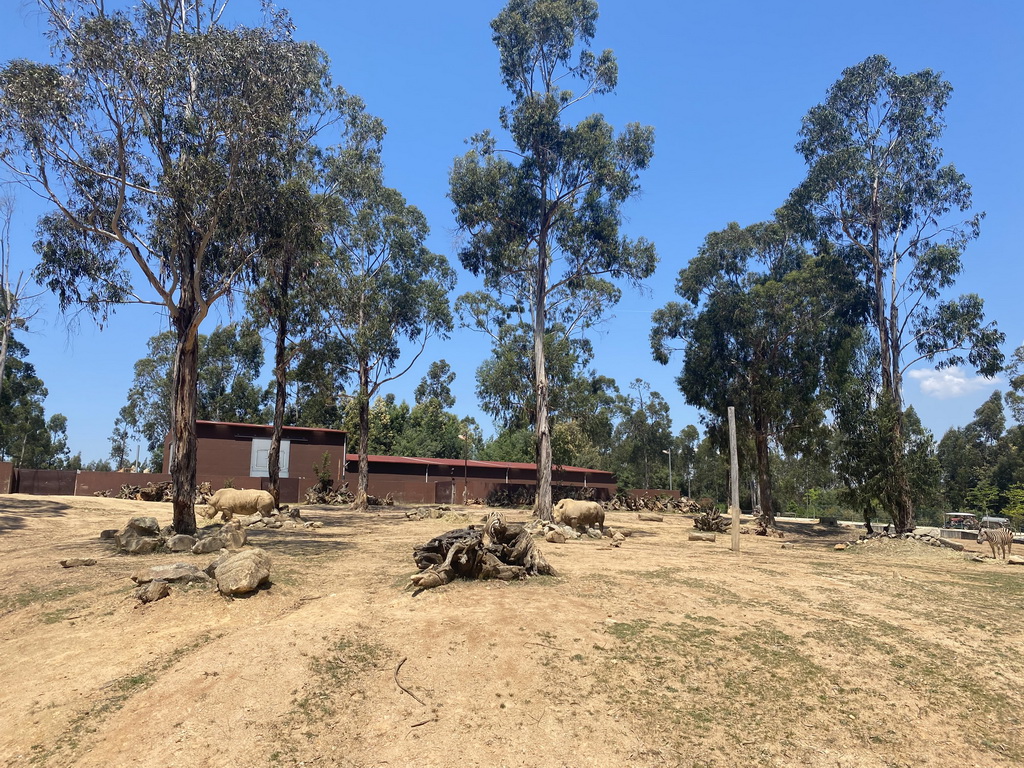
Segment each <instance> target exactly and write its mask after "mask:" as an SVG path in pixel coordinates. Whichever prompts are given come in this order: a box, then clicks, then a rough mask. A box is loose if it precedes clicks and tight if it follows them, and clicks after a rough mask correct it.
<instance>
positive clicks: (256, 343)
mask: <svg viewBox="0 0 1024 768" xmlns="http://www.w3.org/2000/svg"><path fill="white" fill-rule="evenodd" d="M197 343H198V346H199V351H198V368H199V372H198V379H197V402H196V418H197V419H205V420H211V421H233V422H238V423H243V424H245V423H248V424H265V423H266V422H267V421H268V419H269V411H268V409H267V407H266V399H267V394H266V392H264V391H262V390H260V389H259V387H257V385H256V379H257V377H258V376H259V373H260V369H261V368H262V366H263V345H262V342H261V340H260V336H259V333H258V332H257V331H256V329H255V328H253V327H252V326H245V325H239V324H232V325H227V326H218V327H217V328H215V329H214V330H213V332H212V333H211V334H210V335H209V336H206V335H204V334H199V336H198V340H197ZM175 345H176V339H175V334H174V332H173V331H164V332H163V333H159V334H157V335H156V336H153V337H151V338H150V339H149V341H148V342H147V348H148V350H149V354H147V355H146V357H143V358H140V359H139V360H138V361H136V363H135V377H134V378H133V380H132V385H131V387H130V388H129V389H128V398H127V403H126V404H125V405H124V406H123V407H122V408H121V410H120V412H119V413H118V417H117V420H116V421H115V422H114V430H113V434H112V436H111V438H110V439H111V444H112V451H111V453H112V456H114V457H115V458H117V459H119V460H120V461H121V462H124V461H126V460H127V456H125V454H124V450H125V448H126V443H127V440H128V438H129V436H138V437H140V438H141V439H142V440H143V441H144V442H145V443H146V447H147V449H148V450H149V451H150V466H151V467H152V468H153V469H154V470H159V468H160V464H159V463H157V458H158V454H159V458H161V459H162V451H163V443H164V439H165V438H166V437H167V435H168V433H169V432H170V425H171V402H170V401H171V390H172V387H173V382H172V373H173V366H174V348H175ZM122 465H123V464H122ZM120 466H121V465H119V467H120Z"/></svg>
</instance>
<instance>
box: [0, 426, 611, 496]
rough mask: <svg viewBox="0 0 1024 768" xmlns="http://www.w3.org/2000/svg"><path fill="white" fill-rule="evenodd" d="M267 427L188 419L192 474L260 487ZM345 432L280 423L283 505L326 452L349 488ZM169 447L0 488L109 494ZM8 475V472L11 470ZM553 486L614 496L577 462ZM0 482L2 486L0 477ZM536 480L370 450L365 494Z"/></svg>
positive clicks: (514, 470)
mask: <svg viewBox="0 0 1024 768" xmlns="http://www.w3.org/2000/svg"><path fill="white" fill-rule="evenodd" d="M272 435H273V427H271V426H268V425H266V424H234V423H231V422H220V421H197V422H196V438H197V448H196V466H197V468H198V469H197V473H196V480H197V482H200V483H202V482H208V483H210V486H211V487H212V488H213V489H214V490H217V489H218V488H223V487H225V486H226V485H229V484H230V485H231V486H233V487H235V488H266V487H267V485H268V474H269V473H268V472H267V455H268V453H269V451H270V440H271V437H272ZM347 447H348V434H347V433H346V432H344V431H341V430H337V429H316V428H308V427H285V428H284V429H283V431H282V438H281V487H280V488H281V494H280V499H281V501H282V502H283V503H288V504H294V503H297V502H299V501H301V500H302V499H303V498H304V496H305V493H306V491H307V490H308V489H309V488H310V487H312V486H314V485H316V483H317V482H318V478H317V474H316V471H315V470H314V466H319V465H320V464H321V462H322V461H323V456H324V454H325V453H326V454H327V456H328V464H327V466H328V469H329V471H330V473H331V478H332V481H333V483H334V484H335V485H336V486H341V485H345V484H347V485H348V487H349V490H353V491H354V490H355V487H356V483H357V475H358V471H359V457H358V455H356V454H353V453H347ZM169 457H170V445H169V439H168V442H165V444H164V466H163V472H162V473H159V474H145V473H125V472H74V471H55V470H13V473H11V472H10V471H9V470H10V469H11V468H10V465H7V469H8V471H5V468H4V467H3V466H0V493H2V492H16V493H34V494H40V495H44V494H66V495H77V496H89V495H92V494H93V493H95V492H97V491H114V492H116V491H117V490H118V489H120V487H121V486H122V485H123V484H126V483H127V484H130V485H145V484H146V483H148V482H154V483H155V482H159V481H161V480H169V479H170V474H168V469H169V464H170V460H169ZM12 474H13V476H12ZM551 479H552V484H553V485H554V486H556V487H558V486H563V487H572V488H587V489H592V493H593V494H594V496H595V498H598V499H602V500H604V499H609V498H611V497H612V496H614V495H615V476H614V475H613V474H612V473H610V472H604V471H601V470H596V469H585V468H582V467H562V466H554V467H552V471H551ZM5 480H6V481H7V486H8V487H7V488H6V489H5V488H4V481H5ZM536 485H537V469H536V466H535V465H533V464H524V463H519V462H501V461H474V460H465V459H421V458H413V457H408V456H370V457H369V487H368V491H369V493H370V495H372V496H378V497H381V498H383V497H385V496H387V495H389V494H390V495H391V497H392V498H393V499H394V500H395V501H397V502H400V503H403V502H404V503H408V504H451V503H456V504H460V503H463V502H464V501H465V500H467V499H487V497H488V496H489V495H490V494H491V493H492V492H495V491H507V492H508V493H509V494H510V495H511V494H514V493H515V492H516V491H519V490H523V489H526V488H530V487H533V486H536Z"/></svg>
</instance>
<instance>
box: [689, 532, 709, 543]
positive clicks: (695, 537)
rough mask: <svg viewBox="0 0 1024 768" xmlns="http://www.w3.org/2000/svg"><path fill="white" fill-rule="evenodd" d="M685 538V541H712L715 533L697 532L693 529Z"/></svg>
mask: <svg viewBox="0 0 1024 768" xmlns="http://www.w3.org/2000/svg"><path fill="white" fill-rule="evenodd" d="M686 540H687V541H714V540H715V534H713V533H697V532H695V531H691V532H690V534H689V535H688V536H687V537H686Z"/></svg>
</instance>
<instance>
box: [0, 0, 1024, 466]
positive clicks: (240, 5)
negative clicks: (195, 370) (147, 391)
mask: <svg viewBox="0 0 1024 768" xmlns="http://www.w3.org/2000/svg"><path fill="white" fill-rule="evenodd" d="M282 5H284V7H287V8H289V10H290V11H291V13H292V16H293V19H294V21H295V24H296V28H297V29H296V35H297V37H299V38H301V39H310V40H315V41H316V42H317V43H319V44H320V45H321V47H323V48H324V49H325V50H326V51H327V53H328V55H329V56H330V58H331V61H332V64H333V72H334V78H335V80H336V82H338V83H340V84H342V85H344V86H345V87H346V88H347V89H348V90H349V91H351V92H353V93H357V94H359V95H361V96H362V97H363V98H364V99H365V101H366V103H367V107H368V109H369V111H370V112H372V113H374V114H377V115H379V116H380V117H381V118H383V120H384V122H385V123H386V125H387V127H388V137H387V139H386V141H385V147H384V157H385V162H386V164H387V181H388V183H389V184H390V185H392V186H394V187H396V188H397V189H399V190H400V191H401V192H402V193H403V194H404V195H405V196H406V198H407V199H408V200H409V201H410V202H411V203H413V204H415V205H417V206H419V207H420V208H421V209H422V210H423V211H424V212H425V214H426V215H427V218H428V220H429V222H430V225H431V228H432V234H431V237H430V240H429V245H430V246H431V247H432V248H433V249H434V250H435V251H437V252H439V253H443V254H446V255H447V256H448V257H449V259H450V260H451V261H452V263H453V265H455V266H456V267H457V269H459V271H460V284H459V288H458V291H459V292H462V291H465V290H470V289H472V288H474V287H475V283H474V281H473V280H472V279H471V278H470V276H468V275H467V274H466V273H465V272H464V271H463V270H461V267H460V266H458V260H457V256H456V253H457V241H456V233H455V232H454V219H453V216H452V214H451V204H450V201H449V200H448V199H447V198H446V193H447V183H448V181H447V180H448V171H449V169H450V167H451V162H452V159H453V158H454V157H455V156H456V155H459V154H461V153H462V152H464V151H465V144H464V140H465V139H466V138H467V137H469V136H471V135H472V134H474V133H476V132H478V131H480V130H482V129H485V128H492V129H493V128H497V112H498V109H499V107H500V106H502V105H503V104H505V103H506V102H507V100H508V96H507V93H506V92H505V91H504V90H503V89H502V87H501V84H500V81H499V77H498V68H497V53H496V51H495V49H494V46H493V43H492V42H491V39H490V28H489V26H488V24H489V22H490V20H491V19H492V18H493V17H494V16H495V15H497V13H498V12H499V10H500V9H501V7H502V5H503V3H502V2H500V1H499V0H446V1H445V2H437V3H424V2H422V0H391V1H390V2H378V3H336V2H310V1H309V0H295V2H292V3H291V4H289V3H287V2H284V3H282ZM232 7H233V10H234V12H235V13H236V14H240V15H244V16H249V15H250V14H255V12H256V9H257V8H258V4H257V3H256V2H255V0H233V2H232ZM600 8H601V17H600V19H599V21H598V33H597V38H596V39H595V41H594V47H595V48H598V49H603V48H611V49H613V50H614V51H615V54H616V56H617V57H618V61H619V86H618V89H617V91H616V93H615V94H612V95H608V96H603V97H597V98H594V99H592V100H590V101H587V102H584V103H583V104H582V105H580V106H579V107H578V109H577V112H576V113H575V115H574V117H575V118H580V117H583V116H584V115H586V114H589V113H592V112H601V113H603V114H604V115H605V116H606V117H607V119H608V120H609V121H610V122H611V123H612V124H613V125H615V126H619V127H621V126H622V125H624V124H625V123H626V122H630V121H638V122H641V123H643V124H648V125H652V126H654V128H655V131H656V145H655V156H654V160H653V162H652V165H651V168H650V170H649V171H647V172H646V173H645V174H644V175H643V176H642V178H641V183H642V186H643V194H642V195H641V197H640V198H639V199H637V200H635V201H633V202H631V203H630V204H629V205H628V206H627V209H626V215H627V218H628V222H627V232H628V233H629V234H630V235H632V236H641V235H642V236H644V237H646V238H648V239H650V240H652V241H653V242H654V243H655V244H656V245H657V248H658V252H659V255H660V258H661V264H660V266H659V268H658V271H657V273H656V274H655V276H654V277H653V278H652V279H650V280H649V281H648V284H647V289H646V290H645V291H644V292H643V293H632V292H628V291H627V292H626V293H625V295H624V297H623V300H622V302H621V303H620V304H619V306H618V307H617V308H616V309H615V311H614V317H613V318H611V319H609V321H608V322H607V323H606V324H605V326H604V327H603V328H602V329H600V330H599V331H597V332H596V333H594V334H592V339H593V342H594V346H595V348H596V350H597V355H596V358H595V361H594V367H595V368H596V369H597V371H598V372H599V373H601V374H604V375H607V376H611V377H613V378H615V379H616V381H617V382H618V384H619V386H620V388H621V389H622V390H623V391H628V390H627V385H628V384H629V382H631V381H632V380H633V379H634V378H637V377H640V378H643V379H645V380H646V381H648V382H649V383H650V384H651V386H652V388H653V389H655V390H656V391H658V392H660V393H661V394H662V395H663V396H664V397H665V398H666V400H667V401H668V402H669V404H670V405H671V408H672V418H673V429H674V430H675V431H678V430H679V429H681V428H682V427H683V426H685V425H686V424H688V423H695V424H696V423H698V419H699V414H698V413H697V412H696V411H695V410H694V409H692V408H690V407H688V406H686V404H685V403H683V401H682V397H681V395H680V394H679V392H678V390H677V388H676V386H675V383H674V379H675V376H676V374H677V373H678V370H679V367H680V363H681V361H678V360H675V361H673V362H672V363H670V364H669V365H668V366H661V365H659V364H657V363H655V362H653V360H652V359H651V355H650V351H649V345H648V342H647V337H648V333H649V329H650V314H651V312H652V311H653V310H654V309H656V308H658V307H660V306H663V305H664V304H665V303H666V302H668V301H672V300H674V299H675V295H674V292H673V288H674V283H675V278H676V276H677V274H678V272H679V270H680V268H682V267H684V266H685V265H686V263H687V261H688V259H689V258H690V257H691V256H692V255H693V254H694V253H695V252H696V250H697V248H698V247H699V246H700V244H701V242H702V241H703V239H704V236H705V235H706V234H707V233H708V232H710V231H713V230H717V229H721V228H722V227H724V226H725V225H726V224H728V223H729V222H730V221H737V222H739V223H740V224H742V225H747V224H751V223H754V222H757V221H761V220H764V219H766V218H768V217H770V216H771V214H772V212H773V210H774V209H775V208H776V207H778V206H779V205H780V204H781V203H782V202H783V201H784V199H785V197H786V195H787V194H788V193H789V191H790V190H791V189H792V188H793V187H794V186H795V185H796V184H797V183H798V182H799V181H800V179H801V178H802V176H803V174H804V170H805V169H804V166H803V162H802V160H801V158H800V157H799V156H798V155H797V153H796V152H795V151H794V149H793V146H794V144H795V143H796V140H797V131H798V130H799V127H800V120H801V118H802V117H803V115H804V114H805V113H806V112H807V110H808V109H809V108H811V107H812V106H814V105H815V104H818V103H819V102H821V101H822V100H823V99H824V98H825V94H826V91H827V89H828V87H829V86H830V85H831V84H832V83H833V82H835V81H836V80H837V79H838V78H839V77H840V75H841V73H842V70H843V69H844V68H845V67H848V66H851V65H853V64H856V63H857V62H859V61H862V60H863V59H865V58H866V57H868V56H870V55H872V54H876V53H880V54H883V55H885V56H887V57H888V58H889V59H890V61H892V62H893V64H894V65H895V67H896V69H897V70H898V71H899V72H904V73H905V72H911V71H916V70H919V69H924V68H931V69H934V70H938V71H941V72H942V73H943V74H944V76H945V77H946V79H948V80H949V81H950V82H951V83H952V85H953V88H954V93H953V97H952V101H951V103H950V105H949V108H948V109H947V111H946V120H947V123H948V127H947V131H946V135H945V137H944V139H943V141H942V146H943V148H944V150H945V159H946V161H947V162H952V163H954V164H955V165H956V166H957V168H958V169H959V170H960V171H961V172H963V173H964V174H965V176H966V177H967V179H968V181H969V182H970V183H971V184H972V185H973V187H974V202H975V207H976V209H977V210H982V211H985V212H986V214H987V216H986V219H985V221H984V223H983V226H982V234H981V238H980V239H979V240H977V241H976V242H974V243H972V244H971V246H970V247H969V249H968V251H967V253H966V256H965V270H964V274H963V275H962V277H961V278H960V280H959V281H958V283H957V286H956V288H955V293H961V292H976V293H978V294H980V295H981V296H982V297H983V298H984V299H985V303H986V314H987V316H988V317H989V318H992V319H995V320H996V321H997V322H998V324H999V326H1000V328H1001V330H1003V331H1004V332H1005V333H1006V336H1007V341H1006V348H1005V352H1006V353H1007V354H1010V353H1011V352H1012V351H1013V349H1014V348H1015V347H1017V346H1018V345H1019V344H1021V343H1024V314H1022V312H1021V311H1020V304H1021V286H1022V284H1024V279H1022V278H1024V262H1022V259H1021V258H1020V249H1021V246H1020V242H1021V238H1020V236H1019V227H1020V225H1021V224H1022V223H1024V159H1022V157H1024V153H1022V143H1024V139H1022V137H1024V132H1022V129H1021V126H1022V125H1024V88H1022V85H1021V78H1022V75H1024V4H1020V3H1016V2H1011V1H1010V0H1007V1H1006V2H993V1H992V0H976V1H975V2H972V3H963V2H950V1H948V0H938V1H936V0H931V1H917V0H914V1H907V0H888V1H886V2H878V1H877V0H864V1H863V2H860V3H857V4H850V3H830V2H820V1H818V2H811V1H806V2H804V1H799V2H797V1H779V2H773V3H765V2H761V1H748V2H716V3H700V4H697V3H692V2H662V1H654V0H631V1H630V2H623V1H622V0H604V1H603V2H601V4H600ZM0 9H2V11H3V20H4V23H3V24H2V25H0V60H7V59H11V58H15V57H29V58H35V59H41V58H45V56H46V54H47V49H46V45H45V41H44V39H43V37H42V33H43V31H44V29H43V27H42V21H41V18H40V16H39V14H38V11H37V10H36V8H35V4H34V3H31V2H26V0H0ZM250 9H251V10H250ZM17 194H18V203H17V205H18V208H17V211H16V214H15V222H14V230H15V231H14V236H13V241H14V242H13V245H14V253H15V264H16V265H17V266H19V267H21V268H24V269H26V270H28V269H31V267H32V265H33V259H34V255H33V253H32V250H31V242H32V232H33V229H34V226H35V219H36V217H37V216H38V215H39V213H40V212H41V211H42V208H41V207H40V205H39V203H38V201H36V200H33V199H31V197H30V196H29V195H28V194H27V193H25V192H24V191H22V190H17ZM40 310H41V311H40V313H39V315H38V316H37V318H36V319H35V321H34V323H33V327H32V333H31V334H29V335H27V336H23V337H22V340H23V341H24V342H25V343H26V344H27V345H28V346H29V347H30V349H31V355H30V358H29V359H30V360H31V361H32V362H33V363H34V364H35V365H36V368H37V370H38V372H39V374H40V376H41V377H42V378H43V380H44V381H45V383H46V386H47V388H48V389H49V393H50V394H49V398H48V399H47V401H46V409H47V413H48V414H50V413H55V412H61V413H63V414H65V415H66V416H67V417H68V422H69V424H68V432H69V437H70V444H71V449H72V451H73V452H77V451H81V452H82V454H83V457H84V459H85V460H87V461H88V460H91V459H98V458H104V457H106V455H107V454H108V453H109V444H108V442H107V437H108V436H109V434H110V431H111V427H112V424H113V421H114V418H115V417H116V415H117V411H118V409H119V408H120V407H121V405H122V404H123V402H124V397H125V393H126V392H127V389H128V387H129V385H130V382H131V378H132V364H133V363H134V362H135V360H136V359H138V358H139V357H141V356H142V355H144V354H145V343H146V339H147V338H148V337H149V336H151V335H153V334H154V333H157V332H159V331H160V330H163V329H164V328H165V322H164V321H163V319H162V318H161V317H160V316H159V314H157V313H155V312H154V310H153V309H152V308H149V307H124V308H122V309H120V310H119V311H118V312H117V314H115V315H114V317H113V318H112V320H111V321H110V322H109V324H108V325H107V326H106V327H104V328H103V329H102V331H101V330H100V329H98V328H97V327H96V326H95V325H94V324H92V323H91V321H89V320H83V321H82V323H81V324H80V327H79V328H78V329H77V331H74V332H69V330H68V328H67V327H66V324H65V322H64V320H62V319H61V318H60V317H59V316H58V314H57V312H56V308H55V306H54V303H53V301H52V300H51V299H50V297H49V296H45V297H43V299H42V305H41V307H40ZM230 320H231V317H230V316H229V314H228V310H227V308H226V307H222V308H221V310H220V312H219V313H218V312H216V311H215V312H214V313H213V316H212V317H211V318H210V319H209V320H208V324H207V325H206V326H204V328H203V330H204V332H209V331H210V330H212V329H213V327H214V326H215V325H216V324H217V323H218V322H229V321H230ZM488 352H489V348H488V345H487V343H486V340H485V339H484V338H483V337H482V336H479V335H477V334H473V333H470V332H468V331H461V332H458V333H457V334H456V335H455V336H453V338H452V339H451V340H449V341H448V342H435V343H433V344H432V345H431V346H429V347H428V349H427V351H426V353H425V354H424V356H423V357H422V358H421V359H420V361H419V362H418V363H417V365H416V366H415V367H414V368H413V370H412V371H410V373H409V374H407V375H406V377H405V378H404V379H403V380H400V381H399V382H397V383H396V385H395V386H394V387H393V390H392V391H394V393H395V394H396V395H397V396H398V397H399V398H400V399H401V398H405V399H407V400H409V401H410V402H411V401H412V390H413V389H414V388H415V386H416V384H417V383H418V381H419V380H420V378H421V377H422V376H423V375H424V374H425V373H426V370H427V367H428V366H429V364H430V362H431V361H433V360H437V359H440V358H445V359H446V360H448V362H449V363H450V364H451V366H452V368H453V370H454V371H455V372H456V374H457V379H456V382H455V385H454V387H453V390H454V393H455V395H456V397H457V403H456V407H455V410H456V411H458V412H459V413H460V414H472V415H476V416H477V417H478V419H479V420H480V421H481V422H482V423H483V424H484V428H485V432H489V431H490V428H489V427H490V425H489V422H488V421H487V419H486V418H485V417H482V416H481V415H480V414H479V412H478V407H477V403H476V397H475V394H474V372H475V370H476V368H477V366H478V365H479V364H480V363H481V362H482V361H483V360H484V359H485V358H486V357H487V356H488ZM996 387H1003V388H1005V382H1003V381H1000V380H998V379H997V380H995V381H985V380H977V379H976V377H974V375H973V372H971V371H955V370H954V371H950V370H947V371H942V372H938V373H931V372H929V371H928V370H927V369H926V368H922V367H918V369H917V370H916V371H915V372H913V373H912V374H911V377H910V379H909V380H908V382H907V384H906V398H907V401H908V403H909V404H912V405H914V407H915V408H917V410H918V412H919V413H920V414H921V416H922V419H923V420H924V423H925V425H926V426H927V427H928V428H930V429H931V430H932V431H933V432H934V433H935V435H936V438H939V437H941V436H942V434H943V432H945V430H946V429H947V428H948V427H950V426H952V425H960V424H963V423H966V422H967V421H969V420H970V419H971V417H972V413H973V411H974V409H975V408H977V407H978V406H979V405H980V404H981V403H982V402H983V401H984V400H985V399H986V398H987V397H988V395H989V394H990V393H991V391H992V389H994V388H996Z"/></svg>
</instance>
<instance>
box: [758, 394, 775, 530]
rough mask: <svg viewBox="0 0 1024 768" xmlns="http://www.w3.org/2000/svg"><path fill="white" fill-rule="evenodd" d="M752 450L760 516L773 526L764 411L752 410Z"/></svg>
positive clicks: (769, 452)
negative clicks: (759, 502)
mask: <svg viewBox="0 0 1024 768" xmlns="http://www.w3.org/2000/svg"><path fill="white" fill-rule="evenodd" d="M754 448H755V452H756V454H757V492H758V494H759V495H760V497H761V499H760V501H761V515H762V519H763V520H764V521H765V524H767V525H770V526H773V527H774V525H775V502H774V497H773V496H772V475H771V467H770V465H769V461H770V460H771V451H770V449H769V445H768V419H767V418H766V417H765V414H764V409H762V408H758V407H756V406H755V408H754Z"/></svg>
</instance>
